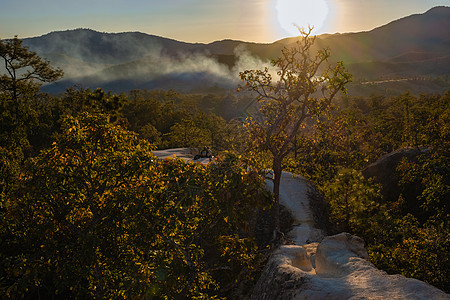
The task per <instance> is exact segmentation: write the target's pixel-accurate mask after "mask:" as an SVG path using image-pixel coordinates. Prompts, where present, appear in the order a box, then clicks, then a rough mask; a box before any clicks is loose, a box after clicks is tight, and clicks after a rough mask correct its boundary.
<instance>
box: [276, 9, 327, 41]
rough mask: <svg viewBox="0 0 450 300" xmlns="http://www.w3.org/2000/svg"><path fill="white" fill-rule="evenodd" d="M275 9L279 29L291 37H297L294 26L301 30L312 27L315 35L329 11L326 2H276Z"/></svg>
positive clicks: (297, 33)
mask: <svg viewBox="0 0 450 300" xmlns="http://www.w3.org/2000/svg"><path fill="white" fill-rule="evenodd" d="M275 8H276V11H277V18H278V22H279V24H280V26H281V28H282V29H283V30H284V31H285V32H286V33H287V34H289V35H291V36H297V35H299V32H298V29H297V27H296V26H295V25H297V26H299V27H303V28H307V27H308V25H309V26H313V27H314V30H313V33H317V32H318V31H319V30H320V28H321V27H323V25H324V23H325V21H326V19H327V16H328V11H329V8H328V4H327V1H326V0H277V2H276V6H275Z"/></svg>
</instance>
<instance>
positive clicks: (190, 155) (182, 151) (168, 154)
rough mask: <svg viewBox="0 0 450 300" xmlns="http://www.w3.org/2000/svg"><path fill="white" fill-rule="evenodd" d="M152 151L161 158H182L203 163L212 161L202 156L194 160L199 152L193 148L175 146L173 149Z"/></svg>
mask: <svg viewBox="0 0 450 300" xmlns="http://www.w3.org/2000/svg"><path fill="white" fill-rule="evenodd" d="M152 153H153V154H154V155H155V156H157V157H158V158H159V159H170V158H175V157H177V158H181V159H183V160H184V161H186V162H191V161H192V162H197V163H202V164H207V163H209V162H210V159H209V158H200V159H197V160H194V156H195V154H197V153H198V151H197V150H195V149H191V148H173V149H165V150H155V151H152Z"/></svg>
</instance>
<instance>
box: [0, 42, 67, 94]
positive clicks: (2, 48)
mask: <svg viewBox="0 0 450 300" xmlns="http://www.w3.org/2000/svg"><path fill="white" fill-rule="evenodd" d="M0 57H1V58H2V59H3V62H4V64H3V65H4V68H5V72H6V73H5V74H2V75H0V88H1V91H3V92H7V93H9V94H10V95H11V97H12V98H13V100H15V101H17V98H18V97H19V95H20V94H21V93H22V91H23V90H27V89H28V88H30V87H35V86H36V85H38V83H37V82H52V81H56V80H58V78H60V77H62V76H63V72H62V70H61V69H58V68H57V69H53V68H52V67H51V66H50V62H49V61H47V60H45V59H43V58H41V57H39V56H38V55H37V54H36V53H35V52H33V51H30V50H28V48H27V47H24V46H23V45H22V40H20V39H18V38H17V36H15V37H14V38H13V39H11V40H3V41H1V40H0ZM36 81H37V82H36Z"/></svg>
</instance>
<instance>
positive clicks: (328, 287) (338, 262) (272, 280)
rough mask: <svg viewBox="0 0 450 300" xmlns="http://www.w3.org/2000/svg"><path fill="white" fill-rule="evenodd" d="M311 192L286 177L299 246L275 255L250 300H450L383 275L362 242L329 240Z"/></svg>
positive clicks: (347, 237)
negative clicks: (315, 211) (313, 207)
mask: <svg viewBox="0 0 450 300" xmlns="http://www.w3.org/2000/svg"><path fill="white" fill-rule="evenodd" d="M271 187H272V185H271V182H270V181H268V183H267V188H268V189H271ZM312 188H313V187H312V186H311V184H310V183H308V182H307V181H306V180H305V179H304V178H303V177H301V176H298V175H293V174H290V173H283V175H282V178H281V186H280V190H281V192H280V204H281V205H283V206H285V207H286V209H288V210H290V212H291V213H292V215H293V219H294V226H293V228H292V230H291V231H290V232H289V233H288V237H290V238H291V239H292V240H293V241H294V242H295V244H296V245H283V246H280V247H279V248H278V249H276V250H275V251H274V252H273V253H272V255H271V257H270V259H269V261H268V263H267V265H266V266H265V268H264V270H263V272H262V274H261V277H260V278H259V280H258V283H257V284H256V286H255V288H254V290H253V294H252V297H251V299H253V300H279V299H281V300H283V299H286V300H287V299H314V300H315V299H319V300H320V299H339V300H340V299H354V300H356V299H426V300H430V299H450V295H448V294H446V293H444V292H443V291H441V290H439V289H437V288H435V287H433V286H431V285H429V284H427V283H425V282H422V281H419V280H416V279H411V278H406V277H404V276H401V275H388V274H387V273H386V272H384V271H381V270H378V269H377V268H376V267H375V266H374V265H373V264H372V263H371V262H370V260H369V256H368V254H367V250H366V249H365V247H364V241H363V240H362V239H361V238H359V237H357V236H353V235H351V234H348V233H340V234H338V235H334V236H328V237H324V233H323V231H322V230H319V229H318V228H317V227H318V226H316V224H315V221H314V218H313V214H312V212H311V209H310V205H309V197H308V192H309V191H311V189H312Z"/></svg>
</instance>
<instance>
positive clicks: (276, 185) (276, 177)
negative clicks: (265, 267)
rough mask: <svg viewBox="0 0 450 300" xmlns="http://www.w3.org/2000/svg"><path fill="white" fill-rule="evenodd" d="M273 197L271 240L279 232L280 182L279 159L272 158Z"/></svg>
mask: <svg viewBox="0 0 450 300" xmlns="http://www.w3.org/2000/svg"><path fill="white" fill-rule="evenodd" d="M272 167H273V196H274V200H275V201H274V204H273V207H272V214H273V224H274V231H273V237H272V239H273V240H275V239H276V238H277V234H278V233H279V232H280V182H281V158H279V157H276V156H275V157H274V158H273V166H272Z"/></svg>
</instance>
